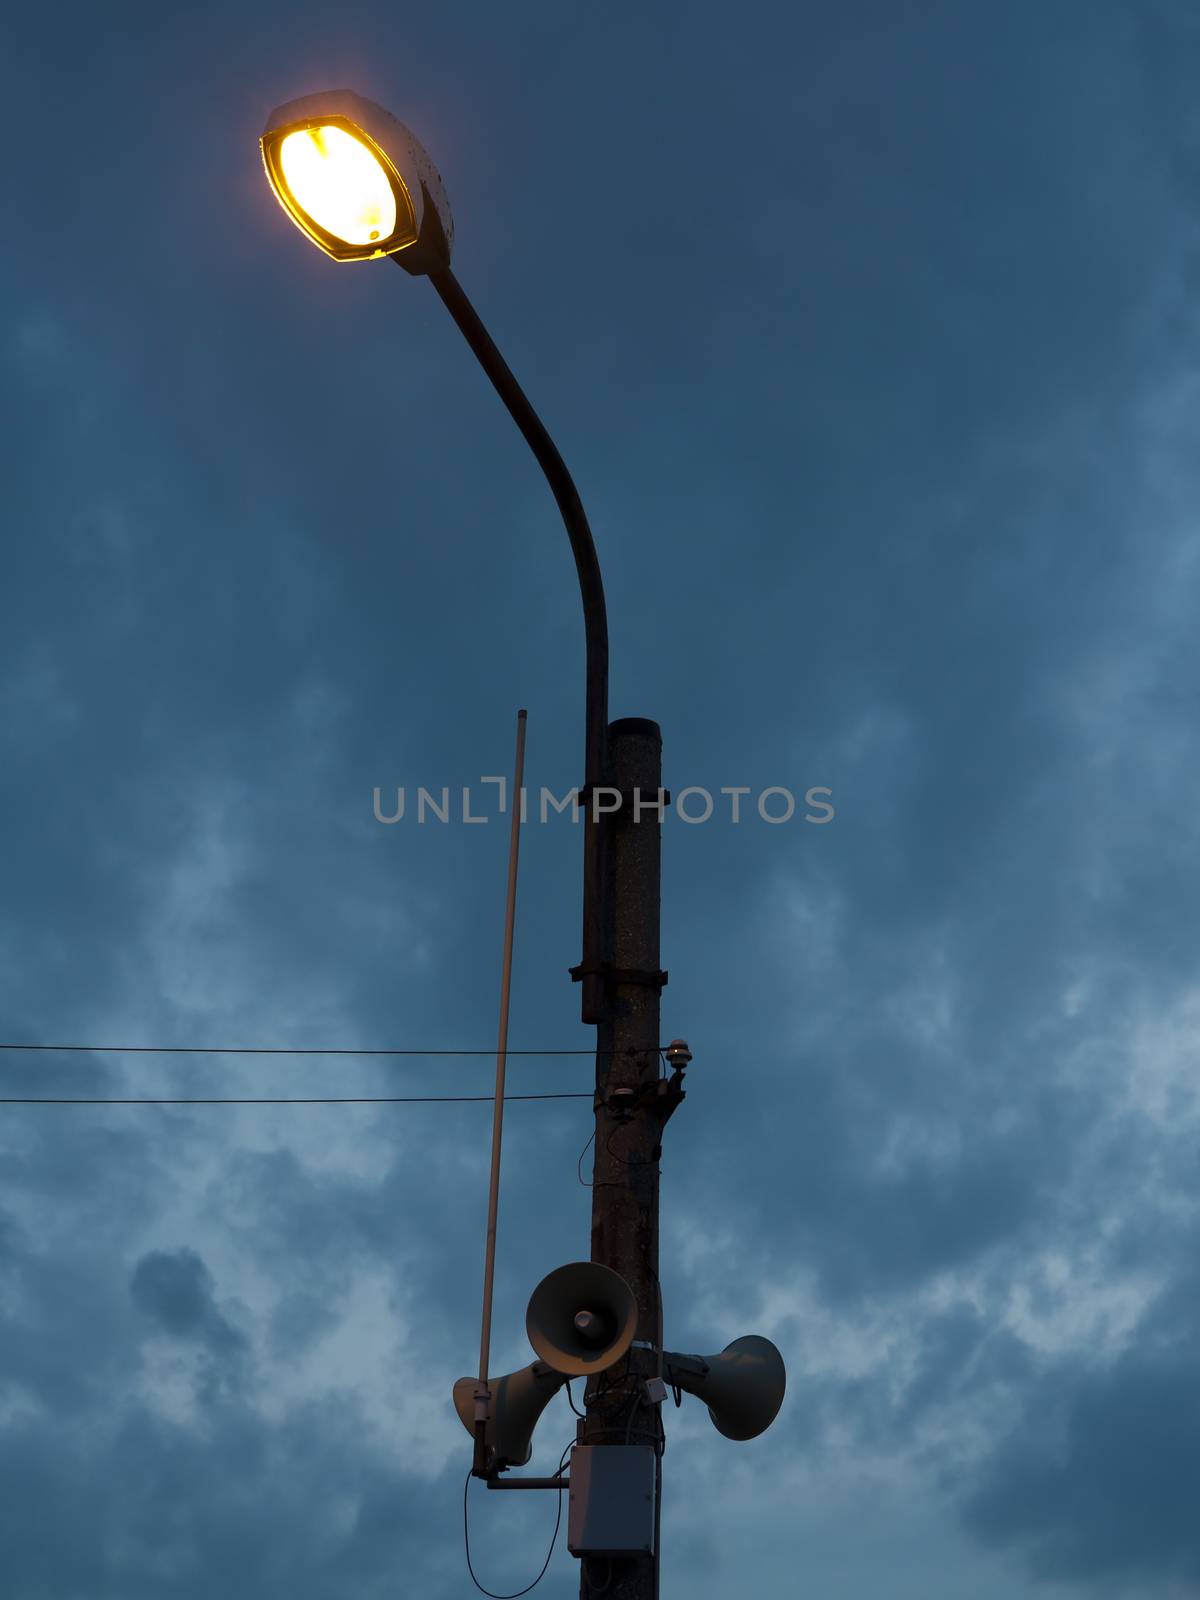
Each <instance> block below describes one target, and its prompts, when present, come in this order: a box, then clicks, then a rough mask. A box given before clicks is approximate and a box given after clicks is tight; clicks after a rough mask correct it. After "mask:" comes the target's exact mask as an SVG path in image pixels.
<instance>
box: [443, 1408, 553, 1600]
mask: <svg viewBox="0 0 1200 1600" xmlns="http://www.w3.org/2000/svg"><path fill="white" fill-rule="evenodd" d="M574 1447H575V1440H574V1439H572V1440H571V1442H570V1444H569V1445H568V1446H567V1447H566V1449H565V1450H564V1451H563V1453H562V1455H560V1456H559V1458H558V1471H557V1472H556V1473H555V1477H556V1478H561V1477H562V1470H563V1463H564V1462H565V1461H566V1459H567V1456H568V1455H569V1454H570V1452H571V1451H572V1450H573V1449H574ZM472 1477H474V1470H473V1469H472V1471H471V1472H468V1473H467V1480H466V1482H465V1483H464V1484H463V1546H464V1548H465V1550H466V1555H467V1571H468V1572H469V1573H470V1574H471V1582H472V1583H473V1584H474V1585H475V1587H476V1588H477V1589H478V1590H479V1592H480V1594H486V1595H487V1596H488V1600H520V1596H521V1595H523V1594H528V1593H529V1591H530V1589H536V1588H537V1586H538V1584H539V1583H541V1581H542V1579H543V1578H544V1577H545V1576H546V1568H547V1567H548V1566H549V1565H550V1557H551V1556H552V1555H553V1554H554V1546H555V1544H556V1543H557V1540H558V1529H559V1525H560V1524H561V1522H562V1489H561V1488H560V1489H559V1491H558V1515H557V1516H556V1517H555V1519H554V1532H553V1533H552V1534H551V1535H550V1548H549V1550H547V1552H546V1559H545V1561H543V1562H542V1570H541V1571H540V1572H539V1573H538V1575H537V1577H536V1578H535V1579H534V1580H533V1582H532V1583H528V1584H526V1585H525V1587H524V1588H523V1589H518V1590H517V1591H516V1593H515V1594H496V1593H494V1591H493V1590H491V1589H485V1588H484V1587H483V1585H482V1584H481V1583H480V1581H479V1579H478V1578H477V1577H476V1576H475V1568H474V1567H473V1566H472V1565H471V1536H470V1533H469V1532H468V1529H467V1493H468V1491H469V1489H470V1487H471V1479H472Z"/></svg>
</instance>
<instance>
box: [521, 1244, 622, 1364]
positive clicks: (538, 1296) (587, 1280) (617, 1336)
mask: <svg viewBox="0 0 1200 1600" xmlns="http://www.w3.org/2000/svg"><path fill="white" fill-rule="evenodd" d="M525 1331H526V1332H527V1333H528V1335H529V1342H530V1344H531V1345H532V1346H533V1348H534V1349H535V1350H536V1351H537V1353H538V1355H539V1356H541V1358H542V1360H543V1361H544V1362H545V1363H546V1364H547V1366H550V1367H553V1368H554V1370H555V1372H562V1373H565V1374H566V1376H567V1377H569V1378H576V1377H579V1378H582V1377H586V1376H588V1375H589V1374H591V1373H593V1372H603V1371H604V1370H605V1369H606V1368H607V1367H611V1366H612V1365H613V1363H614V1362H615V1361H619V1360H620V1359H621V1357H622V1356H623V1355H624V1354H625V1352H626V1350H628V1349H629V1346H630V1345H631V1344H632V1343H633V1336H634V1334H635V1333H636V1332H637V1301H636V1299H635V1298H634V1294H633V1290H632V1289H631V1288H630V1287H629V1285H628V1284H627V1283H626V1282H625V1279H624V1278H622V1277H621V1275H620V1273H617V1272H613V1271H612V1269H611V1268H609V1267H602V1266H600V1265H599V1263H598V1262H595V1261H571V1262H569V1263H568V1264H567V1265H566V1266H565V1267H556V1268H555V1270H554V1271H553V1272H551V1273H548V1274H547V1276H546V1277H544V1278H543V1279H542V1281H541V1283H539V1284H538V1286H537V1288H536V1289H535V1290H534V1291H533V1293H532V1294H531V1295H530V1297H529V1309H528V1310H527V1312H526V1313H525Z"/></svg>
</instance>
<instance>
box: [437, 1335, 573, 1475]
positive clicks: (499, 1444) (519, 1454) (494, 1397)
mask: <svg viewBox="0 0 1200 1600" xmlns="http://www.w3.org/2000/svg"><path fill="white" fill-rule="evenodd" d="M566 1381H567V1379H566V1374H565V1373H562V1372H555V1371H554V1370H553V1369H552V1368H550V1367H548V1366H547V1365H546V1363H545V1362H544V1361H535V1362H533V1364H532V1365H531V1366H528V1367H522V1368H521V1370H520V1371H519V1372H510V1373H509V1374H508V1375H507V1376H506V1377H503V1378H489V1379H488V1388H489V1389H490V1390H491V1399H490V1400H489V1401H488V1416H487V1424H486V1426H485V1428H484V1432H483V1443H484V1449H485V1450H486V1451H487V1453H488V1455H489V1457H491V1465H492V1466H493V1467H496V1468H502V1467H506V1466H510V1467H523V1466H524V1465H525V1463H526V1462H527V1461H528V1460H529V1458H530V1456H531V1455H532V1454H533V1430H534V1429H535V1428H536V1427H537V1425H538V1418H539V1417H540V1416H541V1414H542V1412H543V1411H544V1410H545V1409H546V1407H547V1406H548V1405H549V1404H550V1402H551V1400H553V1398H554V1396H555V1395H556V1394H557V1393H558V1391H559V1390H560V1389H561V1388H562V1386H563V1384H564V1383H566ZM478 1387H479V1379H478V1378H477V1377H476V1378H460V1379H459V1380H458V1382H457V1383H456V1384H455V1385H454V1409H455V1410H456V1411H457V1412H458V1415H459V1418H460V1419H461V1421H462V1425H463V1427H464V1428H465V1429H466V1430H467V1432H468V1433H469V1434H470V1435H471V1437H472V1438H474V1437H475V1390H476V1389H477V1388H478Z"/></svg>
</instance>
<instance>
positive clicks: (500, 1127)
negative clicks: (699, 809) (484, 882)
mask: <svg viewBox="0 0 1200 1600" xmlns="http://www.w3.org/2000/svg"><path fill="white" fill-rule="evenodd" d="M514 765H515V771H514V777H513V790H512V798H511V805H512V826H511V830H510V832H509V837H508V895H507V899H506V901H505V906H504V965H503V969H502V971H501V975H500V1037H499V1041H498V1043H497V1045H496V1097H495V1100H494V1102H493V1105H492V1176H491V1183H490V1185H489V1187H488V1221H487V1247H486V1251H485V1256H484V1265H483V1321H482V1326H481V1329H480V1334H479V1383H478V1386H477V1387H476V1390H475V1464H474V1466H473V1468H472V1469H471V1470H472V1472H473V1473H474V1474H475V1476H476V1477H480V1478H482V1477H486V1475H487V1460H486V1450H485V1447H484V1430H485V1428H486V1427H487V1414H488V1402H489V1399H490V1392H489V1390H488V1355H489V1352H490V1346H491V1339H492V1279H493V1277H494V1275H495V1270H496V1213H497V1211H498V1209H499V1205H500V1139H501V1135H502V1133H503V1131H504V1070H505V1066H506V1064H507V1061H508V998H509V991H510V989H511V987H512V947H513V924H514V922H515V920H516V911H517V858H518V855H519V854H520V849H521V812H522V809H523V805H524V794H523V789H522V785H523V783H524V780H525V712H524V711H518V712H517V755H516V762H515V764H514Z"/></svg>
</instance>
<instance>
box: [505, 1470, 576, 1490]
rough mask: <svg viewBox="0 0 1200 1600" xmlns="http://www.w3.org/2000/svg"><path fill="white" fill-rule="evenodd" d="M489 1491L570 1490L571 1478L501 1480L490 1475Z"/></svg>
mask: <svg viewBox="0 0 1200 1600" xmlns="http://www.w3.org/2000/svg"><path fill="white" fill-rule="evenodd" d="M485 1482H486V1483H487V1486H488V1488H489V1489H569V1488H570V1487H571V1480H570V1478H501V1477H498V1476H494V1475H492V1474H490V1473H489V1475H488V1477H487V1478H486V1480H485Z"/></svg>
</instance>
